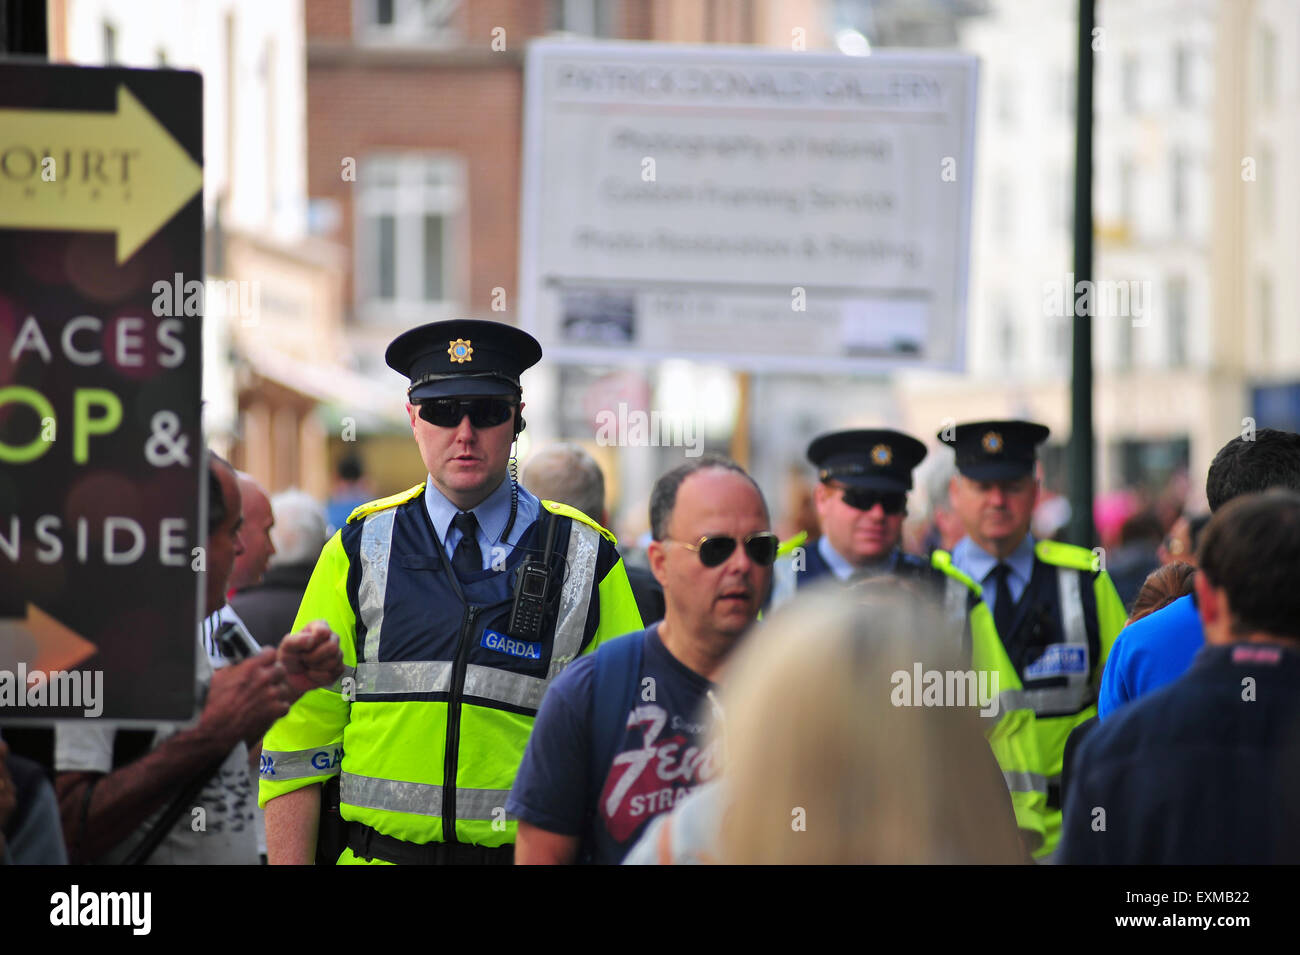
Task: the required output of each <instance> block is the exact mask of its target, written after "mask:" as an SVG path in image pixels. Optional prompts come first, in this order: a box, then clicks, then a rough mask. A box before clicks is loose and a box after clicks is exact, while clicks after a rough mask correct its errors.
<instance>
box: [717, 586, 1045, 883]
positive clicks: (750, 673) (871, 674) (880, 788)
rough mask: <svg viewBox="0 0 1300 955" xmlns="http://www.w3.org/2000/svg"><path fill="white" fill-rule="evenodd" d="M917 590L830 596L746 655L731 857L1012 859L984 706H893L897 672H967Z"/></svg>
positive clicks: (810, 602)
mask: <svg viewBox="0 0 1300 955" xmlns="http://www.w3.org/2000/svg"><path fill="white" fill-rule="evenodd" d="M952 630H953V627H952V626H951V625H950V624H947V623H946V622H945V621H944V620H943V619H942V618H941V616H940V615H939V613H938V611H937V609H935V608H932V607H931V606H930V605H929V604H928V603H927V602H926V601H925V600H924V599H923V598H920V597H919V596H918V595H917V594H916V593H915V592H912V591H911V590H910V588H898V587H895V588H890V587H889V586H888V584H887V583H884V582H877V583H875V584H873V586H871V587H869V588H862V589H859V590H858V591H857V592H853V591H849V592H846V591H844V590H843V589H841V588H836V589H834V590H823V591H820V592H816V593H813V594H811V595H809V596H803V595H801V596H800V598H799V599H797V600H795V601H793V602H791V603H790V604H788V605H786V606H785V607H782V608H781V610H780V611H779V612H777V613H776V614H775V615H773V616H772V617H771V618H770V619H768V620H767V621H766V622H764V623H763V624H762V626H760V627H759V628H757V630H756V631H755V632H754V633H753V634H752V635H751V637H750V639H749V640H747V641H746V643H745V644H744V645H743V646H742V648H741V649H740V651H739V654H738V656H737V658H736V659H735V660H734V662H733V664H732V666H731V669H730V672H729V673H728V674H727V678H726V684H725V689H724V696H723V698H724V704H723V710H724V712H725V714H726V718H725V723H724V724H723V728H721V729H718V730H715V733H723V734H725V747H726V753H727V764H726V772H725V782H724V785H725V787H726V792H727V793H728V797H729V798H728V799H727V800H726V801H727V803H728V809H727V812H726V815H725V818H724V822H723V825H722V829H721V833H720V840H719V849H720V854H721V858H720V860H719V861H721V862H726V863H738V864H752V863H759V864H764V863H782V864H786V863H793V864H802V863H812V864H837V863H847V864H854V863H1011V862H1019V861H1022V858H1023V857H1022V854H1021V850H1020V846H1019V841H1018V837H1017V833H1016V828H1015V822H1014V819H1013V817H1012V814H1011V809H1010V800H1009V797H1008V795H1007V792H1006V790H1005V787H1004V786H1003V784H1002V781H1001V778H1000V775H999V774H998V773H997V771H996V767H995V766H994V765H993V763H992V760H993V757H992V753H991V751H990V750H989V748H988V744H987V742H986V741H985V739H984V736H983V733H982V727H981V722H980V718H979V716H978V715H977V710H976V708H975V707H919V706H918V707H900V706H894V705H893V704H892V703H891V689H892V684H891V676H892V674H893V673H895V672H896V671H899V670H903V671H906V672H908V673H909V674H910V673H911V672H912V669H913V665H914V663H916V662H920V663H921V664H922V665H923V669H945V668H964V666H965V665H964V664H962V663H961V662H960V661H959V659H958V657H957V656H956V653H955V650H956V647H955V646H953V645H952V644H953V643H955V635H953V633H952Z"/></svg>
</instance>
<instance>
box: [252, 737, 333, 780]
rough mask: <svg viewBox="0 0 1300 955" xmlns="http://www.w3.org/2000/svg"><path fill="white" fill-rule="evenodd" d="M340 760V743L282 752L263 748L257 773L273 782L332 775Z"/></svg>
mask: <svg viewBox="0 0 1300 955" xmlns="http://www.w3.org/2000/svg"><path fill="white" fill-rule="evenodd" d="M342 761H343V745H342V744H339V745H338V746H318V747H316V748H315V749H295V750H288V751H282V752H277V751H275V750H269V749H264V750H262V758H261V768H260V769H259V770H258V773H257V775H258V776H259V777H261V778H262V779H267V780H271V781H273V782H279V781H280V780H282V779H302V778H304V777H306V776H333V775H335V774H336V773H337V772H338V771H339V763H341V762H342Z"/></svg>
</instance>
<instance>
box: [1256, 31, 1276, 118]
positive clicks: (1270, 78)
mask: <svg viewBox="0 0 1300 955" xmlns="http://www.w3.org/2000/svg"><path fill="white" fill-rule="evenodd" d="M1257 52H1258V55H1257V56H1256V58H1255V63H1256V68H1257V69H1258V70H1259V73H1258V81H1259V102H1260V103H1261V104H1262V105H1264V106H1272V105H1273V103H1274V101H1275V100H1276V98H1277V37H1276V36H1275V35H1274V33H1273V31H1272V30H1270V29H1269V28H1268V27H1266V26H1261V27H1260V28H1259V50H1258V51H1257Z"/></svg>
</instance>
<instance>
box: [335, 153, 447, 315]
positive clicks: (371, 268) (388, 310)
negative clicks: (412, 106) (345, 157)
mask: <svg viewBox="0 0 1300 955" xmlns="http://www.w3.org/2000/svg"><path fill="white" fill-rule="evenodd" d="M357 179H358V184H359V185H360V186H361V194H360V196H359V200H358V201H359V204H360V210H359V214H358V216H357V230H358V231H357V275H358V279H359V281H358V299H359V302H360V305H361V311H362V312H364V313H365V314H366V315H367V316H368V317H370V318H372V319H374V320H377V321H390V320H391V321H408V320H431V319H432V318H434V317H437V316H440V315H442V313H447V315H448V316H450V314H451V313H453V312H455V311H456V309H457V306H458V304H459V303H460V302H461V301H463V294H462V292H463V283H462V281H461V278H460V276H461V272H460V270H461V265H462V263H461V259H460V257H459V255H458V254H457V250H459V249H463V248H466V243H465V241H464V235H463V233H464V231H465V228H466V224H465V214H464V213H465V169H464V163H463V162H462V161H461V160H460V159H459V158H456V157H448V156H428V155H418V154H415V155H382V156H372V157H368V158H367V159H366V160H365V161H364V162H363V163H362V165H361V168H360V169H359V170H358V173H357Z"/></svg>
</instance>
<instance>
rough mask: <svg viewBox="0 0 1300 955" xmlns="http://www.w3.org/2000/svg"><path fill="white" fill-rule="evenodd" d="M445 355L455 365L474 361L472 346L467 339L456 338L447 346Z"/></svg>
mask: <svg viewBox="0 0 1300 955" xmlns="http://www.w3.org/2000/svg"><path fill="white" fill-rule="evenodd" d="M447 355H448V356H449V357H450V358H451V360H452V361H454V362H456V363H457V364H464V363H465V362H467V361H473V360H474V346H473V345H471V344H470V343H469V339H468V338H458V339H456V340H455V341H454V342H451V343H449V344H448V345H447Z"/></svg>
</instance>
